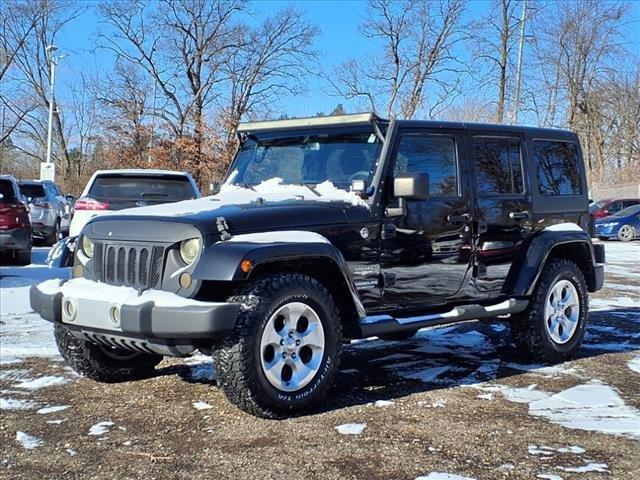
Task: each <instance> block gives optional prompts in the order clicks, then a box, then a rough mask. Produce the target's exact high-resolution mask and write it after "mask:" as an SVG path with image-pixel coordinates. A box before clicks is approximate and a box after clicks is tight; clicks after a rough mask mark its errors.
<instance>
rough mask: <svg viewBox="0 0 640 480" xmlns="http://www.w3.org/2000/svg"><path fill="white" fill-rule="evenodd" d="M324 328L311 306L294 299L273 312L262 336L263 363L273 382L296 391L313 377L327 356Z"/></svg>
mask: <svg viewBox="0 0 640 480" xmlns="http://www.w3.org/2000/svg"><path fill="white" fill-rule="evenodd" d="M324 349H325V338H324V328H323V326H322V322H321V321H320V317H319V316H318V314H317V313H316V312H315V310H313V308H311V307H310V306H309V305H307V304H305V303H302V302H291V303H287V304H285V305H282V306H281V307H280V308H278V309H277V310H276V312H275V313H274V314H273V315H271V317H270V318H269V321H268V322H267V323H266V325H265V327H264V330H263V332H262V337H261V339H260V364H261V366H262V371H263V372H264V374H265V376H266V377H267V380H268V381H269V383H270V384H271V385H272V386H274V387H275V388H277V389H278V390H281V391H283V392H295V391H297V390H300V389H302V388H304V387H305V386H306V385H308V384H309V382H311V380H313V378H314V377H315V376H316V373H318V370H319V369H320V365H321V363H322V358H323V356H324Z"/></svg>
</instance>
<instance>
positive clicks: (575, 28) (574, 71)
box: [536, 0, 630, 176]
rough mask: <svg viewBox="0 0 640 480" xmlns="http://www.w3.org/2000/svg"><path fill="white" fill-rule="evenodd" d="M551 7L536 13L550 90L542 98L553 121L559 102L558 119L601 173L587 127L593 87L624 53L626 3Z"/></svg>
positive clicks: (579, 0)
mask: <svg viewBox="0 0 640 480" xmlns="http://www.w3.org/2000/svg"><path fill="white" fill-rule="evenodd" d="M553 9H554V10H551V11H547V12H546V14H545V15H540V16H539V21H538V22H537V25H536V32H537V35H538V36H539V39H538V44H539V47H538V52H539V58H540V64H541V70H542V71H543V72H544V76H545V83H550V84H551V85H552V86H553V88H552V89H551V92H552V94H553V96H552V97H550V98H548V101H549V103H550V105H549V107H548V108H549V109H551V110H552V111H553V115H552V118H554V122H555V123H558V122H560V121H559V120H558V113H557V109H558V106H559V105H564V106H565V107H564V110H565V111H566V116H565V119H564V122H566V126H568V127H569V128H571V129H573V130H576V131H578V132H579V133H580V134H581V135H582V139H583V142H582V143H583V149H584V150H585V154H586V155H585V156H586V158H587V160H588V164H589V170H590V172H591V173H592V174H593V173H595V174H596V175H598V176H599V175H601V172H602V170H603V168H604V164H605V159H604V156H603V154H602V150H601V148H600V147H598V143H599V142H600V141H601V140H597V139H595V137H594V135H596V134H597V132H596V131H594V130H593V123H592V122H590V121H589V120H588V119H589V118H594V117H595V116H596V115H597V112H594V111H592V108H593V105H594V103H593V101H592V99H591V95H592V93H593V92H594V89H595V87H596V86H597V85H598V84H599V82H600V81H601V80H602V79H603V78H604V77H605V76H606V74H607V72H609V71H611V70H613V69H615V61H616V59H619V58H621V57H620V55H621V54H622V53H623V52H624V49H623V40H624V30H625V26H626V22H627V21H628V15H629V12H630V5H629V4H628V3H622V2H614V3H611V2H604V1H602V0H573V1H572V2H562V3H561V4H555V5H554V6H553Z"/></svg>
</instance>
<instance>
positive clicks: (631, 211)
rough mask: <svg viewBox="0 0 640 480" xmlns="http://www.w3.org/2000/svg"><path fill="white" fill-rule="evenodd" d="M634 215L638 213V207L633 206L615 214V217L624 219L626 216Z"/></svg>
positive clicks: (639, 210)
mask: <svg viewBox="0 0 640 480" xmlns="http://www.w3.org/2000/svg"><path fill="white" fill-rule="evenodd" d="M635 213H640V205H633V206H631V207H627V208H623V209H622V210H620V211H619V212H617V213H616V214H615V216H616V217H626V216H628V215H633V214H635Z"/></svg>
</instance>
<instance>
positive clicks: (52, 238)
mask: <svg viewBox="0 0 640 480" xmlns="http://www.w3.org/2000/svg"><path fill="white" fill-rule="evenodd" d="M61 239H62V230H61V228H60V220H56V223H55V225H54V227H53V232H51V233H50V234H49V235H47V239H46V242H47V245H48V246H50V247H51V246H53V245H55V244H56V243H58V241H59V240H61Z"/></svg>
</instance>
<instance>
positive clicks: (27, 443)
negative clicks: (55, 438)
mask: <svg viewBox="0 0 640 480" xmlns="http://www.w3.org/2000/svg"><path fill="white" fill-rule="evenodd" d="M16 440H17V441H18V442H19V443H20V444H21V445H22V446H23V447H24V448H26V449H27V450H32V449H34V448H38V447H40V446H42V444H43V443H44V442H43V441H42V439H40V438H38V437H34V436H33V435H29V434H28V433H26V432H16Z"/></svg>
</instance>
